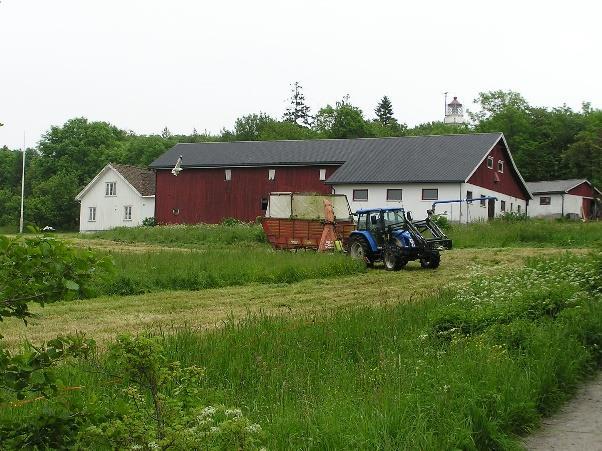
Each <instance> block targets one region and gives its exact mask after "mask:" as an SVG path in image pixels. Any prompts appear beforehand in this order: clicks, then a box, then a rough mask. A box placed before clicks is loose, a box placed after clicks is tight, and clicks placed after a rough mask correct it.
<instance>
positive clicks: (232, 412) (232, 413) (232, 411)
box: [225, 409, 242, 417]
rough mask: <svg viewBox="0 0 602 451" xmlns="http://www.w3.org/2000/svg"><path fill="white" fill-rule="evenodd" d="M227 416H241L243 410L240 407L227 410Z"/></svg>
mask: <svg viewBox="0 0 602 451" xmlns="http://www.w3.org/2000/svg"><path fill="white" fill-rule="evenodd" d="M225 413H226V416H227V417H240V416H242V411H241V410H240V409H228V410H226V412H225Z"/></svg>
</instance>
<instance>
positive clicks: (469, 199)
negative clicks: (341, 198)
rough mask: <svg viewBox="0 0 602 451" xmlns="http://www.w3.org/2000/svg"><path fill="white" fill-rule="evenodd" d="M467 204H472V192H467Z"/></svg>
mask: <svg viewBox="0 0 602 451" xmlns="http://www.w3.org/2000/svg"><path fill="white" fill-rule="evenodd" d="M466 203H468V204H472V191H466Z"/></svg>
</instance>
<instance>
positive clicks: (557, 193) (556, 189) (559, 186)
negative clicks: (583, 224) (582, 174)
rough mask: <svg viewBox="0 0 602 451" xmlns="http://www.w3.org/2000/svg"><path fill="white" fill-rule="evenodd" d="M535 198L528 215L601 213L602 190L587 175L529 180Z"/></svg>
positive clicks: (582, 216) (584, 216)
mask: <svg viewBox="0 0 602 451" xmlns="http://www.w3.org/2000/svg"><path fill="white" fill-rule="evenodd" d="M527 186H528V187H529V191H531V193H532V194H533V200H532V201H530V202H529V216H532V217H534V218H560V217H569V218H574V219H578V218H580V219H594V218H599V217H600V198H601V197H602V193H601V192H600V190H599V189H597V188H596V187H594V186H593V185H592V184H591V183H590V182H589V181H588V180H585V179H569V180H545V181H539V182H529V183H527Z"/></svg>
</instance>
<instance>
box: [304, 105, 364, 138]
mask: <svg viewBox="0 0 602 451" xmlns="http://www.w3.org/2000/svg"><path fill="white" fill-rule="evenodd" d="M314 128H315V130H316V131H317V132H318V133H320V134H321V135H322V136H324V137H326V138H366V137H372V136H373V134H372V130H371V128H370V126H369V124H368V122H367V121H366V120H365V119H364V116H363V114H362V110H360V109H359V108H357V107H355V106H353V105H351V104H350V103H349V99H348V96H346V97H345V98H344V99H343V100H342V101H340V102H337V103H336V106H335V107H334V108H333V107H332V106H330V105H326V106H325V107H324V108H322V109H320V111H318V114H317V115H316V120H315V123H314Z"/></svg>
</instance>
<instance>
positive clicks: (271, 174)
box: [268, 169, 276, 180]
mask: <svg viewBox="0 0 602 451" xmlns="http://www.w3.org/2000/svg"><path fill="white" fill-rule="evenodd" d="M268 180H276V169H268Z"/></svg>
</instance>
